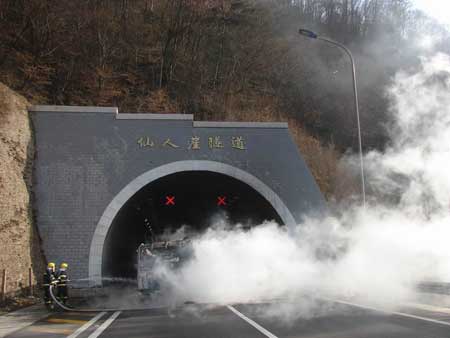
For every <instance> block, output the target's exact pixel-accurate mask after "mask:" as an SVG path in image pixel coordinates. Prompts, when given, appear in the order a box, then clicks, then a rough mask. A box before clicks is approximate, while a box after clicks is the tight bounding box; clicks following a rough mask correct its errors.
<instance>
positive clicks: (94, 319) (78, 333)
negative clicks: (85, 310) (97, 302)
mask: <svg viewBox="0 0 450 338" xmlns="http://www.w3.org/2000/svg"><path fill="white" fill-rule="evenodd" d="M105 314H106V312H100V313H99V314H97V315H96V316H95V317H94V318H92V319H91V320H90V321H88V322H87V323H86V324H84V325H83V326H80V327H79V328H78V329H77V330H76V331H75V332H74V333H72V334H71V335H70V336H67V338H75V337H78V336H79V335H80V334H81V333H83V332H84V331H86V330H87V329H89V328H90V327H91V326H92V325H93V324H94V323H95V322H96V321H97V320H99V319H100V318H102V317H103V316H104V315H105Z"/></svg>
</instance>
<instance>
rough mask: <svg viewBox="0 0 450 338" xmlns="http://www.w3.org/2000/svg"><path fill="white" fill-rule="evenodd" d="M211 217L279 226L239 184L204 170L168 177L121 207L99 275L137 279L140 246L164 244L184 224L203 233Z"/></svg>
mask: <svg viewBox="0 0 450 338" xmlns="http://www.w3.org/2000/svg"><path fill="white" fill-rule="evenodd" d="M216 216H222V217H224V218H225V219H226V220H227V221H228V222H229V223H230V224H238V223H239V224H242V225H243V226H244V227H251V226H253V225H257V224H261V223H262V222H263V221H265V220H268V221H271V220H274V221H276V222H277V223H278V224H282V221H281V219H280V217H279V215H278V214H277V212H276V211H275V209H274V208H273V207H272V205H271V204H270V203H269V202H268V201H267V200H266V199H265V198H264V197H263V196H262V195H260V194H259V193H258V192H257V191H256V190H254V189H253V188H252V187H250V186H249V185H247V184H245V183H243V182H242V181H239V180H237V179H235V178H232V177H230V176H227V175H223V174H219V173H214V172H209V171H185V172H180V173H175V174H171V175H168V176H165V177H162V178H160V179H158V180H156V181H153V182H151V183H150V184H148V185H146V186H145V187H144V188H142V189H141V190H140V191H138V192H137V193H136V194H135V195H134V196H133V197H132V198H130V199H129V200H128V202H127V203H126V204H125V205H124V206H123V207H122V208H121V209H120V211H119V212H118V214H117V216H116V217H115V219H114V221H113V223H112V225H111V228H110V230H109V232H108V234H107V236H106V240H105V246H104V250H103V265H102V275H103V276H104V277H112V278H130V279H134V278H136V275H137V268H136V263H137V262H136V250H137V248H138V246H139V245H140V244H141V243H145V242H149V241H150V240H151V238H153V239H156V240H165V239H167V238H168V237H169V236H170V235H172V236H173V234H174V233H175V232H176V231H177V230H179V229H180V228H181V227H183V226H187V229H189V230H190V232H194V233H198V232H202V231H205V230H206V229H207V228H208V227H209V226H211V224H212V223H213V222H214V219H217V218H216ZM149 227H151V229H152V230H151V231H150V230H149Z"/></svg>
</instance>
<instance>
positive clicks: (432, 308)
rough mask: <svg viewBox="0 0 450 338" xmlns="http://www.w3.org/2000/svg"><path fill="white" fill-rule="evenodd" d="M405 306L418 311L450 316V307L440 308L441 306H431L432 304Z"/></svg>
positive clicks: (406, 304) (410, 304) (407, 304)
mask: <svg viewBox="0 0 450 338" xmlns="http://www.w3.org/2000/svg"><path fill="white" fill-rule="evenodd" d="M403 305H405V306H408V307H413V308H416V309H420V310H426V311H431V312H439V313H445V314H450V308H448V307H440V306H435V305H430V304H420V303H404V304H403Z"/></svg>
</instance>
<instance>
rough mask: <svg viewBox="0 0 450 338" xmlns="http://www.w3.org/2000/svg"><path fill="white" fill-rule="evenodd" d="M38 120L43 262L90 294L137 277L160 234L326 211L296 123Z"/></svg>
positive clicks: (59, 116)
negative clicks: (60, 268) (60, 267)
mask: <svg viewBox="0 0 450 338" xmlns="http://www.w3.org/2000/svg"><path fill="white" fill-rule="evenodd" d="M30 114H31V117H32V122H33V127H34V130H35V143H36V144H35V146H36V158H35V167H34V199H35V201H34V202H35V210H36V221H37V226H38V230H39V234H40V236H41V239H42V245H43V250H44V254H45V256H46V258H47V259H48V260H49V261H56V262H61V261H65V262H68V263H69V266H70V267H71V272H72V279H73V280H77V281H78V282H77V283H76V285H77V286H80V287H82V286H100V285H102V281H103V280H104V279H105V278H106V277H113V278H116V277H119V278H135V273H136V271H135V261H134V258H135V250H136V248H137V245H139V243H142V242H144V241H146V240H148V236H150V235H151V236H153V235H157V236H163V237H164V236H170V235H172V234H174V233H177V232H179V231H204V230H205V229H207V228H208V227H209V226H211V225H213V224H214V222H227V223H228V224H231V225H232V224H240V225H241V226H244V227H245V226H253V225H257V224H260V223H262V222H264V221H274V222H277V223H278V224H284V225H285V226H288V227H291V226H293V225H295V224H296V223H298V222H301V220H302V218H303V217H304V216H305V215H307V214H309V213H315V212H321V211H323V210H324V209H325V202H324V199H323V196H322V195H321V193H320V191H319V189H318V187H317V184H316V182H315V181H314V179H313V177H312V175H311V173H310V171H309V170H308V168H307V166H306V164H305V162H304V161H303V159H302V157H301V155H300V153H299V152H298V150H297V147H296V145H295V144H294V142H293V140H292V138H291V136H290V134H289V131H288V128H287V124H286V123H248V122H246V123H239V122H197V121H193V116H192V115H184V114H183V115H182V114H163V115H161V114H124V113H120V114H119V113H118V110H117V108H98V107H73V106H34V107H32V108H30ZM149 229H151V230H149ZM135 247H136V248H135ZM80 281H82V282H80Z"/></svg>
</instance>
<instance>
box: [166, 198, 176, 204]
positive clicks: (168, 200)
mask: <svg viewBox="0 0 450 338" xmlns="http://www.w3.org/2000/svg"><path fill="white" fill-rule="evenodd" d="M166 205H175V196H166Z"/></svg>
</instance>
